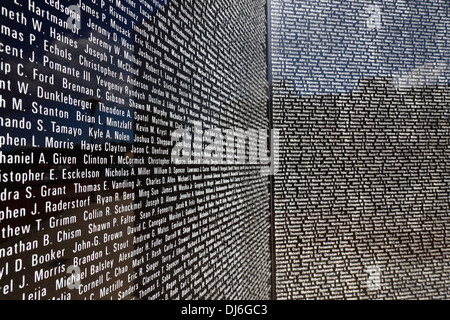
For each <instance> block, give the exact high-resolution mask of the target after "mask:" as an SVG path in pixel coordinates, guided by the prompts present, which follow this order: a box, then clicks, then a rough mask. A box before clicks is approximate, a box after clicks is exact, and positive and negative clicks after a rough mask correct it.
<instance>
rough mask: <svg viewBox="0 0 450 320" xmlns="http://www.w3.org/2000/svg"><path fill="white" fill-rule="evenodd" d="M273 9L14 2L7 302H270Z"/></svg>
mask: <svg viewBox="0 0 450 320" xmlns="http://www.w3.org/2000/svg"><path fill="white" fill-rule="evenodd" d="M265 5H266V4H265V1H259V0H256V1H253V0H252V1H238V2H235V1H227V0H223V1H222V0H220V1H217V0H216V1H193V0H185V1H184V0H172V1H156V0H123V1H120V0H116V1H112V0H98V1H94V0H92V1H79V2H78V3H76V2H75V1H55V0H45V1H33V0H14V1H12V0H11V1H3V2H2V3H1V6H0V9H1V11H0V12H1V16H0V17H1V20H0V21H1V26H0V32H1V34H0V39H1V41H0V109H1V114H0V170H1V172H0V181H1V190H0V200H1V202H0V299H25V300H35V299H64V300H65V299H120V300H121V299H152V300H153V299H165V300H172V299H269V298H270V297H271V285H270V281H271V257H270V232H269V228H270V219H269V218H270V212H269V205H270V193H269V178H268V175H267V174H266V173H265V171H267V170H268V167H270V163H269V162H268V161H267V159H270V145H269V144H270V142H268V141H267V137H268V129H269V111H268V106H269V104H268V82H267V74H268V70H267V47H266V42H267V38H266V34H267V18H266V7H265ZM253 142H256V145H257V146H258V147H257V148H256V149H255V150H254V149H253V146H254V145H255V144H254V143H253ZM255 152H257V153H258V154H259V155H262V157H259V156H258V157H257V158H255V157H252V155H254V154H255Z"/></svg>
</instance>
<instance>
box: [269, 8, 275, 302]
mask: <svg viewBox="0 0 450 320" xmlns="http://www.w3.org/2000/svg"><path fill="white" fill-rule="evenodd" d="M266 19H267V23H266V24H267V26H266V27H267V41H266V45H267V51H266V52H267V81H268V101H267V112H268V118H269V128H270V129H271V134H270V139H271V144H270V145H271V150H270V155H271V165H272V168H273V167H274V161H275V157H274V147H273V145H274V143H273V141H274V137H273V132H272V130H273V129H274V123H273V100H272V43H271V42H272V35H271V0H266ZM269 180H270V183H269V193H270V198H269V199H270V205H269V210H270V216H269V219H270V256H271V269H272V270H271V290H272V299H273V300H276V298H277V294H276V252H275V204H274V185H275V179H274V172H273V173H272V172H270V175H269Z"/></svg>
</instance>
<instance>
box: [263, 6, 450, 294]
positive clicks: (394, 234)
mask: <svg viewBox="0 0 450 320" xmlns="http://www.w3.org/2000/svg"><path fill="white" fill-rule="evenodd" d="M449 9H450V8H449V2H448V1H400V0H399V1H362V0H358V1H338V0H331V1H308V0H283V1H278V0H276V1H272V13H271V14H272V19H271V21H272V42H271V47H272V66H273V67H272V71H273V118H274V128H275V129H278V130H279V132H280V146H279V148H280V155H279V158H280V165H279V169H278V173H277V174H276V175H275V176H274V180H275V185H274V203H275V251H276V279H277V282H276V295H277V298H278V299H448V298H449V295H450V292H449V290H448V283H449V282H448V281H449V276H450V275H449V270H450V269H449V266H450V265H449V263H450V260H449V250H448V248H449V243H448V224H449V222H450V221H449V212H450V211H449V171H448V164H449V155H450V154H449V139H448V138H449V103H450V92H449V83H450V81H449V80H450V65H449V63H450V61H449V57H450V52H449V48H450V46H449V31H450V30H449V28H448V26H449V19H450V15H449V13H450V12H449Z"/></svg>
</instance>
